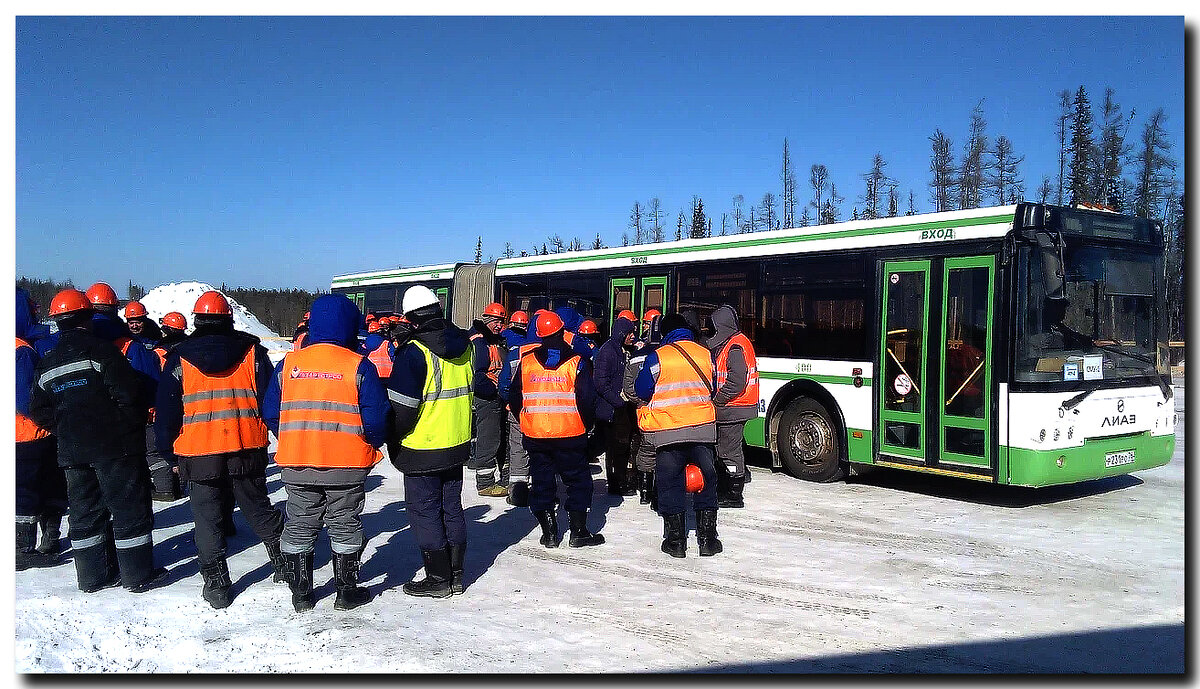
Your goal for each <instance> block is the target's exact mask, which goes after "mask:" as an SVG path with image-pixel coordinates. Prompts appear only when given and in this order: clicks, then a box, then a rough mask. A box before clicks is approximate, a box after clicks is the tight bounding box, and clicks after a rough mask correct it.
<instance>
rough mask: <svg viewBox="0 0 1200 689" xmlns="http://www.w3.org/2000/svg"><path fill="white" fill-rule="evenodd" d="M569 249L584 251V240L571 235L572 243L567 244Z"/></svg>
mask: <svg viewBox="0 0 1200 689" xmlns="http://www.w3.org/2000/svg"><path fill="white" fill-rule="evenodd" d="M567 251H583V242H582V241H581V240H580V239H579V237H571V243H570V244H568V245H567Z"/></svg>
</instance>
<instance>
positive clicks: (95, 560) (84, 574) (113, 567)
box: [71, 534, 121, 593]
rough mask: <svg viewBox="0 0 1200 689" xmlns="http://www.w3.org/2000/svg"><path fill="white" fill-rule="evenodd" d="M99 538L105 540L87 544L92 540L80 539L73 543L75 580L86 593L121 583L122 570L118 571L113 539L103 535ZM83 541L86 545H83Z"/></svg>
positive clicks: (72, 557)
mask: <svg viewBox="0 0 1200 689" xmlns="http://www.w3.org/2000/svg"><path fill="white" fill-rule="evenodd" d="M98 538H101V539H104V540H100V541H97V542H94V543H87V541H88V540H91V539H78V540H72V542H71V550H72V555H71V559H72V560H74V561H75V579H76V581H77V582H78V583H79V590H80V591H83V592H84V593H95V592H97V591H99V590H100V589H106V588H109V587H111V586H116V585H117V584H119V583H121V570H119V569H117V558H116V553H115V548H114V547H113V545H112V537H111V536H110V535H108V534H101V535H100V536H98ZM81 541H82V542H83V543H85V544H86V545H81ZM105 541H107V542H105Z"/></svg>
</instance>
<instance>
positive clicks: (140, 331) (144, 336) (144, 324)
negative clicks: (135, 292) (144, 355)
mask: <svg viewBox="0 0 1200 689" xmlns="http://www.w3.org/2000/svg"><path fill="white" fill-rule="evenodd" d="M125 325H126V326H128V327H129V332H130V334H132V335H133V339H134V340H135V341H136V342H137V343H138V344H140V345H142V346H143V347H145V348H146V349H149V350H151V351H154V348H155V347H157V346H158V341H159V340H161V339H162V331H161V330H159V328H158V324H157V323H155V322H154V321H153V320H151V319H150V318H149V317H148V313H147V311H146V307H145V306H144V305H143V304H142V302H140V301H131V302H129V303H128V304H126V305H125Z"/></svg>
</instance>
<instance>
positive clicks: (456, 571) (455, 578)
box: [446, 543, 467, 593]
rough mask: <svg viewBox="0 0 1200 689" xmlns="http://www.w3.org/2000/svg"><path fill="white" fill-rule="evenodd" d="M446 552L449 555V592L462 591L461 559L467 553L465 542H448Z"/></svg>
mask: <svg viewBox="0 0 1200 689" xmlns="http://www.w3.org/2000/svg"><path fill="white" fill-rule="evenodd" d="M446 552H447V553H449V555H450V592H451V593H462V592H463V560H464V559H465V557H466V555H467V544H466V543H448V544H446Z"/></svg>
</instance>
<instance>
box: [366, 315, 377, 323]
mask: <svg viewBox="0 0 1200 689" xmlns="http://www.w3.org/2000/svg"><path fill="white" fill-rule="evenodd" d="M365 318H366V319H367V321H368V322H370V321H373V320H376V319H378V318H379V316H376V315H375V314H373V313H368V314H367V315H366V316H365Z"/></svg>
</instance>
